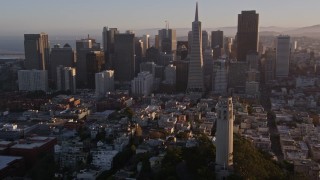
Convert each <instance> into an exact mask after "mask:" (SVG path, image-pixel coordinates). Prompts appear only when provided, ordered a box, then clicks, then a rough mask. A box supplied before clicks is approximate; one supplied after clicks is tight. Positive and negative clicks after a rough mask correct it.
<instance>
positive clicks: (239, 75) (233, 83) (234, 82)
mask: <svg viewBox="0 0 320 180" xmlns="http://www.w3.org/2000/svg"><path fill="white" fill-rule="evenodd" d="M247 71H248V64H247V62H241V61H240V62H239V61H233V62H230V64H229V72H228V74H229V75H228V89H230V90H231V91H232V92H237V93H244V92H245V86H246V80H247V79H246V77H247Z"/></svg>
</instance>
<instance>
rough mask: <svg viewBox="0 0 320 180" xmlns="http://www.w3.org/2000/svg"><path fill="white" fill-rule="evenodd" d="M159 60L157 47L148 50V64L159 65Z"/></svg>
mask: <svg viewBox="0 0 320 180" xmlns="http://www.w3.org/2000/svg"><path fill="white" fill-rule="evenodd" d="M159 58H160V51H159V49H157V48H155V47H151V48H149V49H147V52H146V58H145V59H146V61H147V62H155V63H157V62H158V61H159Z"/></svg>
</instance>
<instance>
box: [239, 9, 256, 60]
mask: <svg viewBox="0 0 320 180" xmlns="http://www.w3.org/2000/svg"><path fill="white" fill-rule="evenodd" d="M258 31H259V14H257V13H256V11H242V12H241V14H239V15H238V32H237V60H238V61H244V62H245V61H246V57H247V54H248V53H249V52H258V41H259V34H258Z"/></svg>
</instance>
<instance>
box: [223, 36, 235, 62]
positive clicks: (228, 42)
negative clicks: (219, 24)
mask: <svg viewBox="0 0 320 180" xmlns="http://www.w3.org/2000/svg"><path fill="white" fill-rule="evenodd" d="M232 44H233V39H232V38H231V37H225V38H224V47H223V49H224V53H225V55H226V56H227V57H229V56H230V54H231V51H232Z"/></svg>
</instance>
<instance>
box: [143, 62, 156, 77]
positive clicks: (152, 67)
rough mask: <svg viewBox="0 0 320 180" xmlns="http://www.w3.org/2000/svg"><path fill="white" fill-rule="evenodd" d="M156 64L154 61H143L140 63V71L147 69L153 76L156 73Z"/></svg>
mask: <svg viewBox="0 0 320 180" xmlns="http://www.w3.org/2000/svg"><path fill="white" fill-rule="evenodd" d="M156 66H157V65H156V64H155V63H154V62H143V63H141V64H140V72H143V71H148V72H149V73H150V74H152V75H153V77H155V74H156Z"/></svg>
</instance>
